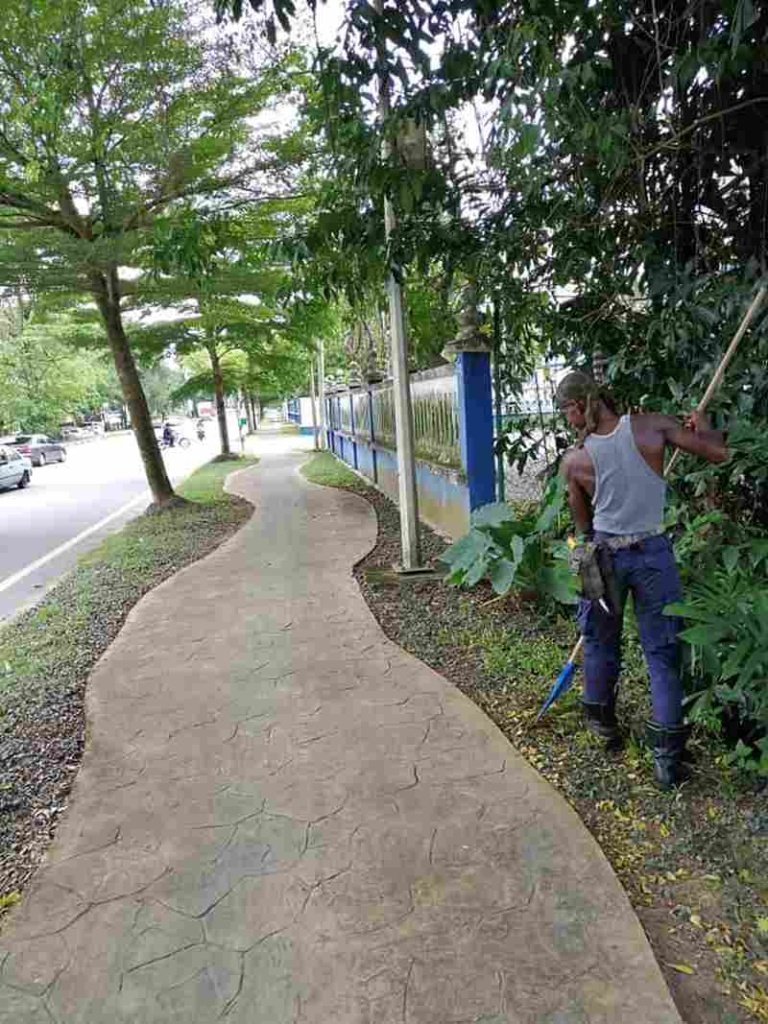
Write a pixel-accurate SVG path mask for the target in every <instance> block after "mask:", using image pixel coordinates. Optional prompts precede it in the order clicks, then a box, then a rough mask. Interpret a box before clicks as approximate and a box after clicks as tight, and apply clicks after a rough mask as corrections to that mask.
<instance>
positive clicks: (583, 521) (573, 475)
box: [560, 452, 592, 534]
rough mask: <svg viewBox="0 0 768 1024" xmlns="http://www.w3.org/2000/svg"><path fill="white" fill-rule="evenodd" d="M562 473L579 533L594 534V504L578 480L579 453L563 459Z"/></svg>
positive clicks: (570, 453) (569, 454) (570, 454)
mask: <svg viewBox="0 0 768 1024" xmlns="http://www.w3.org/2000/svg"><path fill="white" fill-rule="evenodd" d="M560 472H561V473H562V475H563V476H564V477H565V482H566V485H567V488H568V505H569V506H570V509H571V515H572V516H573V521H574V523H575V525H576V531H577V533H585V534H590V533H591V532H592V502H591V501H590V498H589V495H588V494H587V492H586V491H585V490H584V488H583V487H582V485H581V484H580V483H579V480H578V453H577V452H569V453H568V454H567V455H566V456H565V458H564V459H563V462H562V466H561V469H560Z"/></svg>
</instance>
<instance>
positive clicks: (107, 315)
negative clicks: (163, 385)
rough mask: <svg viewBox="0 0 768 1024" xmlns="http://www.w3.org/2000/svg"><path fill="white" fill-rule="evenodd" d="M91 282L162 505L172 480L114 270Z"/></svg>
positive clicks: (168, 497) (169, 496) (95, 276)
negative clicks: (125, 321) (126, 325)
mask: <svg viewBox="0 0 768 1024" xmlns="http://www.w3.org/2000/svg"><path fill="white" fill-rule="evenodd" d="M90 281H91V291H92V293H93V297H94V299H95V300H96V305H97V306H98V309H99V312H100V313H101V317H102V319H103V321H104V327H105V329H106V332H107V340H108V342H109V347H110V349H111V351H112V358H113V359H114V361H115V369H116V370H117V376H118V379H119V381H120V387H121V389H122V392H123V399H124V400H125V405H126V408H127V409H128V414H129V416H130V418H131V428H132V429H133V433H134V435H135V437H136V443H137V445H138V446H139V452H140V453H141V459H142V462H143V463H144V472H145V473H146V476H147V483H148V484H149V489H150V490H151V492H152V498H153V500H154V502H155V504H157V505H164V504H165V503H166V502H168V501H170V500H171V499H172V498H173V497H174V493H173V488H172V487H171V481H170V480H169V479H168V474H167V473H166V471H165V464H164V462H163V457H162V455H161V454H160V448H159V446H158V443H157V438H156V437H155V431H154V429H153V427H152V417H151V415H150V412H149V406H148V405H147V399H146V396H145V394H144V389H143V387H142V386H141V380H140V378H139V373H138V370H137V369H136V363H135V361H134V358H133V353H132V352H131V347H130V345H129V343H128V338H127V337H126V334H125V329H124V327H123V317H122V314H121V312H120V284H119V281H118V278H117V269H116V268H111V269H110V270H109V271H107V272H106V273H94V274H92V275H91V279H90Z"/></svg>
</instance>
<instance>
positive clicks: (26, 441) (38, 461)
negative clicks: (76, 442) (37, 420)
mask: <svg viewBox="0 0 768 1024" xmlns="http://www.w3.org/2000/svg"><path fill="white" fill-rule="evenodd" d="M5 443H6V444H7V445H9V446H10V447H11V448H15V449H16V451H17V452H20V453H21V454H22V455H26V456H27V458H28V459H29V460H30V462H31V463H32V465H33V466H44V465H45V464H46V462H64V461H65V459H66V457H67V449H66V448H65V447H64V445H63V444H61V443H60V442H59V441H52V440H51V438H50V437H46V436H45V434H17V435H16V437H14V438H11V440H10V441H6V442H5Z"/></svg>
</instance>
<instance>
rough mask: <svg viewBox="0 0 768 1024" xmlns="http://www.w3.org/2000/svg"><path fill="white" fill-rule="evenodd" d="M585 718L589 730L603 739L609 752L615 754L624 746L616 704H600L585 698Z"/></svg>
mask: <svg viewBox="0 0 768 1024" xmlns="http://www.w3.org/2000/svg"><path fill="white" fill-rule="evenodd" d="M581 706H582V708H583V709H584V719H585V721H586V725H587V728H588V729H589V731H590V732H591V733H592V734H593V735H595V736H597V737H598V738H599V739H601V740H603V742H604V743H605V750H606V753H608V754H615V753H617V752H618V751H619V750H621V749H622V748H623V747H624V737H623V736H622V734H621V730H620V729H619V723H618V721H617V719H616V705H615V703H611V704H598V703H595V702H593V701H587V700H583V701H582V702H581Z"/></svg>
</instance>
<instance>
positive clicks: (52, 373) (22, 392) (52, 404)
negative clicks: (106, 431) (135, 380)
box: [0, 296, 120, 433]
mask: <svg viewBox="0 0 768 1024" xmlns="http://www.w3.org/2000/svg"><path fill="white" fill-rule="evenodd" d="M2 312H3V316H2V317H1V318H0V380H2V382H3V386H2V388H0V430H2V431H3V432H4V433H8V432H9V431H12V430H32V431H43V432H46V433H55V432H56V431H57V430H58V428H59V425H60V424H61V423H62V422H63V421H65V420H68V419H71V418H73V417H75V416H78V415H81V414H86V413H92V412H95V411H99V410H101V408H102V406H103V405H105V404H113V403H114V402H115V400H116V398H117V396H118V395H119V394H120V387H119V384H118V381H117V378H116V375H115V371H114V367H113V366H112V365H111V363H110V361H109V360H108V358H105V354H104V353H102V352H91V351H87V350H84V349H82V348H76V347H75V346H74V340H75V339H80V340H81V341H82V339H83V338H85V339H88V338H89V337H92V335H93V327H92V326H90V325H88V324H83V323H82V321H81V320H80V319H79V318H78V317H77V316H76V315H75V314H73V313H62V312H58V311H55V310H53V311H52V310H46V309H45V307H44V305H43V304H42V303H37V302H33V301H31V300H30V299H29V298H28V297H27V298H26V299H22V298H21V297H20V296H16V297H14V298H13V299H12V300H11V301H10V302H8V303H6V305H5V306H4V307H3V310H2Z"/></svg>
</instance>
